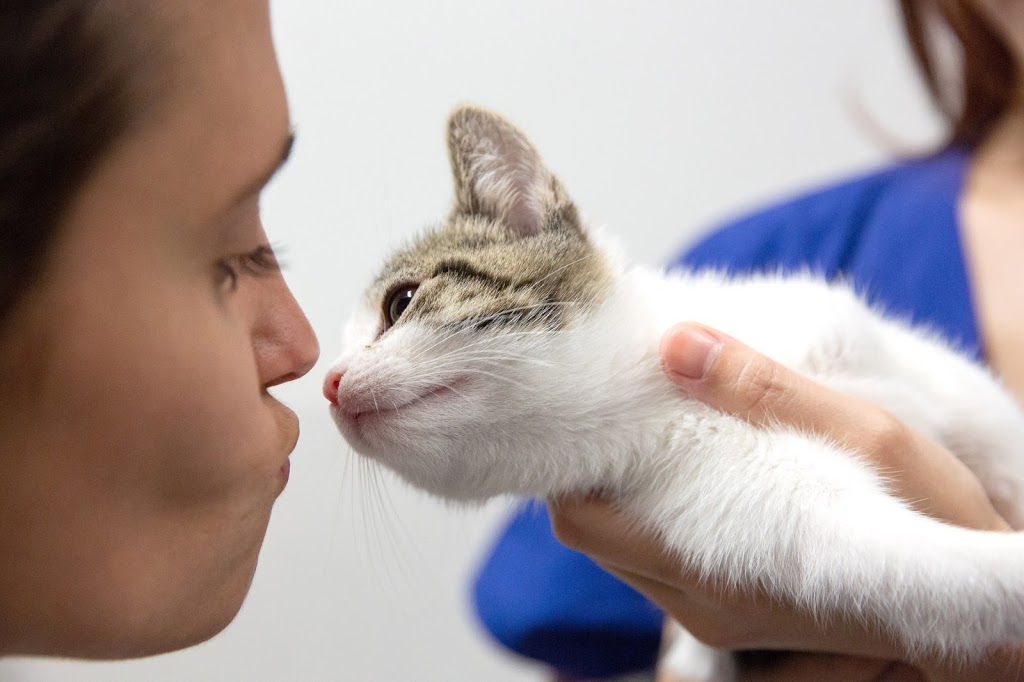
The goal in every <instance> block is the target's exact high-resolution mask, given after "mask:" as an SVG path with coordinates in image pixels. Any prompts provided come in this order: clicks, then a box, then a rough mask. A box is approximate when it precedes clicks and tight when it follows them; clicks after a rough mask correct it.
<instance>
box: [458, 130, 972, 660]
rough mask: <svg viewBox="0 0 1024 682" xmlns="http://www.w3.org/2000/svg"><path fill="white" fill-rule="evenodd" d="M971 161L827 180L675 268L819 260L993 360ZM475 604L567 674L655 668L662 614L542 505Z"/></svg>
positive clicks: (755, 268) (512, 531)
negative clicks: (963, 209) (574, 543)
mask: <svg viewBox="0 0 1024 682" xmlns="http://www.w3.org/2000/svg"><path fill="white" fill-rule="evenodd" d="M968 161H969V155H968V153H967V152H965V151H964V150H958V149H953V150H948V151H945V152H943V153H941V154H938V155H935V156H931V157H928V158H925V159H920V160H915V161H910V162H906V163H901V164H898V165H894V166H890V167H887V168H885V169H883V170H881V171H876V172H873V173H870V174H868V175H864V176H860V177H857V178H854V179H852V180H848V181H845V182H842V183H840V184H837V185H833V186H830V187H827V188H824V189H820V190H818V191H815V192H812V193H809V194H806V195H804V196H801V197H798V198H797V199H794V200H790V201H787V202H785V203H782V204H779V205H777V206H774V207H771V208H768V209H767V210H763V211H760V212H757V213H754V214H752V215H750V216H748V217H745V218H742V219H740V220H736V221H733V222H731V223H729V224H727V225H726V226H724V227H722V228H720V229H718V230H715V231H713V232H712V233H711V234H710V236H708V237H706V238H704V239H703V240H701V241H700V242H699V243H697V244H696V246H694V247H693V248H691V249H690V250H689V251H687V252H684V253H683V254H682V255H681V256H679V257H678V258H677V259H676V260H675V261H673V266H674V267H686V268H690V269H702V268H715V269H718V270H725V271H728V272H730V273H735V274H745V273H753V272H759V271H767V272H777V271H779V270H781V271H783V272H785V271H787V270H806V269H807V268H808V267H810V268H811V269H812V270H814V271H815V272H819V273H821V274H823V275H824V276H825V277H826V278H829V279H833V278H836V277H843V278H844V279H845V280H847V281H850V282H852V283H853V284H854V286H855V287H856V288H857V290H858V291H860V292H861V293H862V294H863V295H864V296H865V297H866V298H867V299H868V300H869V301H870V302H872V303H873V304H875V305H877V306H879V307H881V308H882V309H883V310H886V311H888V312H889V313H890V314H893V315H896V316H899V317H902V318H904V319H909V320H911V321H913V322H914V323H917V324H925V325H928V326H931V327H932V328H933V329H935V330H937V331H938V332H940V333H941V334H943V335H944V336H945V337H946V338H947V339H949V340H950V341H951V342H952V343H954V344H956V345H958V346H959V347H961V348H963V349H965V350H966V351H968V352H969V353H973V354H974V356H975V357H979V356H981V348H980V341H979V334H978V330H977V327H976V324H975V318H974V312H973V308H972V304H971V295H970V290H969V283H968V282H969V280H968V276H967V270H966V263H965V259H964V255H963V249H962V248H961V243H960V232H959V229H958V214H957V211H958V205H959V198H960V193H961V190H962V188H963V185H964V178H965V174H966V170H967V165H968ZM473 602H474V605H475V607H476V612H477V614H478V616H479V618H480V621H481V622H482V624H483V626H484V627H485V628H486V630H487V631H488V632H490V633H491V635H493V636H494V637H495V638H496V639H497V640H498V641H499V642H501V643H502V644H503V645H505V646H506V647H508V648H509V649H511V650H513V651H515V652H518V653H520V654H522V655H524V656H528V657H530V658H533V659H536V660H539V661H542V662H545V663H547V664H549V665H551V666H553V667H554V668H556V669H558V670H559V671H561V672H563V673H565V674H567V675H571V676H574V677H580V678H593V679H599V678H603V677H609V676H614V675H620V674H624V673H628V672H633V671H637V670H642V669H646V668H650V667H652V666H653V665H654V663H655V659H656V655H657V651H658V645H659V640H660V633H661V621H662V615H661V612H660V611H659V610H658V609H657V607H655V606H654V605H653V604H652V603H650V602H649V601H648V600H647V599H646V598H645V597H643V596H642V595H640V594H639V593H637V592H635V591H634V590H633V589H632V588H630V587H628V586H626V585H624V584H623V583H621V582H619V581H618V580H617V579H616V578H614V577H612V576H611V575H609V574H608V573H606V572H605V571H604V570H603V569H601V568H600V567H598V566H597V565H596V564H595V563H594V562H592V561H591V560H590V559H588V558H587V557H586V556H584V555H583V554H580V553H578V552H575V551H573V550H570V549H568V548H566V547H564V546H563V545H561V544H560V543H559V542H558V541H557V540H556V539H555V538H554V536H553V535H552V533H551V526H550V523H549V521H548V516H547V511H546V508H545V506H544V505H543V504H542V503H539V502H528V503H525V504H524V505H522V506H521V507H520V508H519V510H518V511H517V512H516V513H515V514H514V515H513V516H512V518H511V520H510V521H509V523H508V525H507V526H506V528H505V529H504V530H503V531H502V532H501V534H500V535H499V537H498V538H497V540H496V543H495V545H494V547H493V549H492V550H491V553H490V554H489V556H487V558H486V559H485V561H484V563H483V565H482V566H481V568H480V571H479V573H478V575H477V578H476V581H475V584H474V586H473Z"/></svg>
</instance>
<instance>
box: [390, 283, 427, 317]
mask: <svg viewBox="0 0 1024 682" xmlns="http://www.w3.org/2000/svg"><path fill="white" fill-rule="evenodd" d="M418 288H419V285H418V284H406V285H404V286H401V287H399V288H398V289H395V290H394V291H393V292H392V293H391V295H390V296H388V298H387V301H385V303H384V319H385V322H386V323H387V326H388V327H390V326H392V325H393V324H395V322H397V321H398V318H400V317H401V316H402V313H404V312H405V309H406V308H408V307H409V303H411V302H412V297H413V296H415V295H416V290H417V289H418Z"/></svg>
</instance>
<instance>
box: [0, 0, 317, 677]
mask: <svg viewBox="0 0 1024 682" xmlns="http://www.w3.org/2000/svg"><path fill="white" fill-rule="evenodd" d="M160 11H161V13H162V15H165V16H162V17H160V21H159V22H158V24H159V25H160V27H161V29H163V30H162V32H161V31H157V32H156V35H159V36H163V40H170V42H171V43H172V47H171V53H172V56H173V59H172V63H173V64H174V65H175V68H172V69H170V70H168V71H167V72H166V73H164V72H161V78H163V77H166V81H167V82H166V86H165V85H164V84H163V83H162V82H161V83H160V84H159V87H158V89H161V88H162V89H163V94H162V98H161V99H160V100H159V102H158V103H157V104H156V106H155V109H154V110H153V112H151V114H150V115H148V116H147V117H146V118H145V119H144V120H143V121H141V122H140V125H139V126H138V127H137V129H135V130H134V131H132V132H131V133H130V134H127V135H126V136H125V137H124V138H123V139H122V140H121V141H120V142H119V143H118V144H117V145H116V146H115V148H114V149H113V150H112V151H111V153H110V154H109V155H108V156H107V157H105V160H104V161H103V162H102V163H101V165H100V166H99V167H98V168H97V170H96V172H94V173H93V175H92V176H91V177H90V179H89V180H88V181H87V182H86V184H85V186H84V187H83V188H82V190H81V192H80V194H79V195H78V197H77V199H76V201H75V202H74V203H73V205H72V207H71V211H70V213H69V214H68V216H67V218H66V222H65V225H64V229H63V230H62V233H61V236H60V237H59V239H58V241H57V242H56V244H55V248H54V251H53V254H52V257H51V258H50V260H49V261H48V263H47V266H46V269H45V272H44V273H43V276H42V278H41V280H40V282H39V286H37V287H36V288H35V290H33V291H32V292H31V293H30V295H29V296H28V297H27V298H26V299H25V300H24V302H23V305H22V306H21V308H20V309H18V310H17V311H16V317H15V318H13V319H12V320H11V322H12V324H11V325H10V332H9V333H8V334H7V336H6V337H5V338H4V339H2V343H0V348H2V349H3V352H2V354H0V381H2V382H3V391H2V393H3V395H2V396H0V458H2V460H0V547H3V559H2V560H0V614H3V615H2V617H0V653H39V654H62V655H72V656H85V657H120V656H135V655H146V654H152V653H156V652H160V651H166V650H170V649H174V648H179V647H183V646H186V645H190V644H194V643H196V642H199V641H202V640H204V639H206V638H208V637H210V636H212V635H214V634H215V633H217V632H219V631H220V630H221V629H222V628H223V627H224V626H225V625H227V624H228V623H229V622H230V621H231V619H232V618H233V617H234V615H235V614H236V612H237V611H238V608H239V607H240V605H241V603H242V599H243V597H244V596H245V594H246V591H247V590H248V587H249V583H250V580H251V578H252V574H253V570H254V569H255V566H256V559H257V554H258V552H259V549H260V545H261V543H262V541H263V536H264V532H265V531H266V527H267V522H268V519H269V516H270V510H271V507H272V505H273V503H274V500H275V499H276V498H277V496H278V495H279V494H280V492H281V490H282V489H283V488H284V485H285V482H286V480H287V476H288V474H287V471H288V455H289V453H290V452H291V450H292V448H293V447H294V445H295V441H296V438H297V436H298V423H297V420H296V417H295V415H294V414H293V413H292V412H291V411H290V410H289V409H287V408H286V407H284V406H283V405H282V404H281V403H279V402H277V400H275V399H274V398H273V397H272V396H271V395H270V393H269V392H268V389H269V388H270V387H272V386H274V385H276V384H279V383H282V382H285V381H289V380H291V379H294V378H296V377H299V376H302V375H303V374H305V373H306V372H307V371H308V370H309V369H310V367H311V366H312V365H313V363H314V362H315V361H316V358H317V355H318V348H317V342H316V339H315V337H314V336H313V333H312V330H311V329H310V327H309V324H308V322H307V320H306V319H305V317H304V316H303V314H302V312H301V311H300V310H299V308H298V305H297V304H296V302H295V300H294V299H293V298H292V295H291V293H290V292H289V291H288V288H287V286H286V285H285V282H284V280H283V279H282V278H281V276H280V273H279V272H277V270H276V269H275V268H274V267H272V265H271V264H270V263H268V262H267V261H268V259H267V258H266V253H265V252H263V251H260V247H262V246H265V245H266V235H265V234H264V231H263V227H262V225H261V223H260V217H259V209H258V197H259V191H260V188H261V187H262V186H263V184H265V181H266V180H267V179H268V177H269V175H270V174H272V172H273V171H274V169H275V168H276V167H277V166H278V165H279V164H280V163H281V162H282V161H283V158H284V156H285V155H286V153H287V149H288V146H289V140H290V137H289V121H288V111H287V103H286V100H285V95H284V91H283V88H282V84H281V80H280V73H279V71H278V66H277V62H276V58H275V55H274V50H273V46H272V44H271V37H270V27H269V17H268V8H267V5H266V2H265V0H220V1H218V2H209V3H191V2H189V3H185V2H175V3H160Z"/></svg>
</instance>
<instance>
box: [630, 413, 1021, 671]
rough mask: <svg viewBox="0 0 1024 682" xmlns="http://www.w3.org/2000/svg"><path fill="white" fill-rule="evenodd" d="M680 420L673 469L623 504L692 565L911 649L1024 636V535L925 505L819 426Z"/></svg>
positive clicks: (981, 646)
mask: <svg viewBox="0 0 1024 682" xmlns="http://www.w3.org/2000/svg"><path fill="white" fill-rule="evenodd" d="M677 426H678V428H677V429H676V431H675V432H674V433H673V434H672V438H671V439H670V440H669V441H668V442H667V446H668V448H667V452H665V453H663V454H664V455H665V460H664V461H665V462H666V464H664V466H668V464H667V463H668V462H671V463H672V466H673V467H674V472H673V476H672V477H671V478H668V477H665V476H664V472H665V469H664V468H660V467H659V471H660V472H661V474H662V476H661V478H659V479H652V480H651V481H650V486H649V487H648V488H647V490H646V491H642V492H639V491H638V493H637V494H635V495H627V497H626V499H624V500H623V503H624V507H625V508H626V509H627V511H628V512H630V513H632V514H633V515H635V516H636V517H637V518H638V519H640V520H642V521H645V522H646V525H648V526H650V527H653V529H654V530H656V531H657V532H658V533H659V534H660V535H661V536H662V537H663V538H664V541H665V543H666V545H667V546H668V547H669V548H671V549H673V550H674V551H675V552H676V553H677V554H678V556H679V558H680V563H681V567H682V568H683V569H684V570H686V571H689V572H692V573H695V574H696V575H698V576H706V577H713V578H715V579H716V580H718V581H721V582H723V583H724V584H727V585H732V586H734V587H735V588H736V589H741V590H744V589H746V590H754V591H757V592H765V593H767V594H769V595H771V596H774V597H777V598H780V599H782V600H783V601H784V602H786V603H791V604H793V605H794V606H796V607H797V608H800V609H802V610H805V611H806V612H807V613H809V614H812V615H813V616H814V617H815V618H816V619H819V620H820V621H821V622H823V623H827V622H828V621H829V620H832V619H833V618H836V617H840V616H842V617H844V618H849V619H853V620H856V621H860V622H862V623H864V624H865V625H867V626H869V627H880V628H882V629H883V630H885V631H887V632H890V633H892V634H893V636H894V637H895V640H896V641H897V642H898V643H899V644H900V645H901V646H902V652H901V653H902V654H903V655H905V656H908V657H910V658H911V659H913V658H914V657H916V656H920V655H925V654H928V655H936V654H939V655H942V654H945V655H951V656H954V657H961V658H964V659H969V658H971V657H973V656H978V655H980V654H982V653H983V652H984V650H985V649H986V648H987V647H988V646H991V645H994V644H998V643H1001V642H1005V641H1012V640H1020V639H1024V568H1022V567H1024V534H1019V533H984V532H978V531H969V530H966V529H962V528H957V527H953V526H949V525H946V524H942V523H940V522H937V521H934V520H932V519H930V518H928V517H925V516H923V515H921V514H918V513H916V512H914V511H913V510H912V509H911V508H910V507H909V506H908V505H907V504H904V503H903V502H901V501H899V500H897V499H895V498H894V497H893V496H891V495H890V494H889V493H888V492H887V491H886V488H885V485H884V480H883V479H882V477H880V476H879V475H878V474H877V473H876V472H874V471H873V470H872V469H871V467H870V466H869V465H868V464H866V463H865V462H864V461H862V460H861V459H860V458H859V457H858V455H857V454H856V453H854V452H850V451H846V450H843V449H841V448H838V447H836V446H835V445H833V444H831V443H829V442H828V441H825V440H822V439H819V438H814V437H810V436H807V435H805V434H802V433H799V432H795V431H791V430H786V429H761V428H756V427H753V426H751V425H749V424H747V423H745V422H741V421H739V420H735V419H732V418H728V417H724V416H722V415H719V416H717V417H716V416H710V417H709V416H708V415H706V414H705V415H704V416H703V418H700V419H688V420H687V419H683V420H681V421H679V422H678V423H677ZM666 479H668V480H666Z"/></svg>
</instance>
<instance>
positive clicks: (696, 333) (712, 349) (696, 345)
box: [664, 325, 722, 379]
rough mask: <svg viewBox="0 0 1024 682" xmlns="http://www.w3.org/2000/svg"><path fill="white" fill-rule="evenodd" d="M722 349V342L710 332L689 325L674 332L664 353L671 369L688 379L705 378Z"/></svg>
mask: <svg viewBox="0 0 1024 682" xmlns="http://www.w3.org/2000/svg"><path fill="white" fill-rule="evenodd" d="M721 350H722V342H721V340H719V339H716V338H715V337H714V336H712V335H711V334H709V333H708V332H706V331H704V330H703V329H700V328H698V327H692V326H689V325H686V326H682V327H679V328H677V329H676V330H675V331H674V332H673V334H672V340H671V342H670V343H669V344H668V348H667V349H666V352H665V355H664V362H665V365H666V367H668V369H669V371H671V372H674V373H676V374H678V375H680V376H683V377H686V378H687V379H703V378H704V377H705V375H707V373H708V369H709V368H710V367H711V363H712V362H714V360H715V358H716V357H717V356H718V353H719V351H721Z"/></svg>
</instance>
